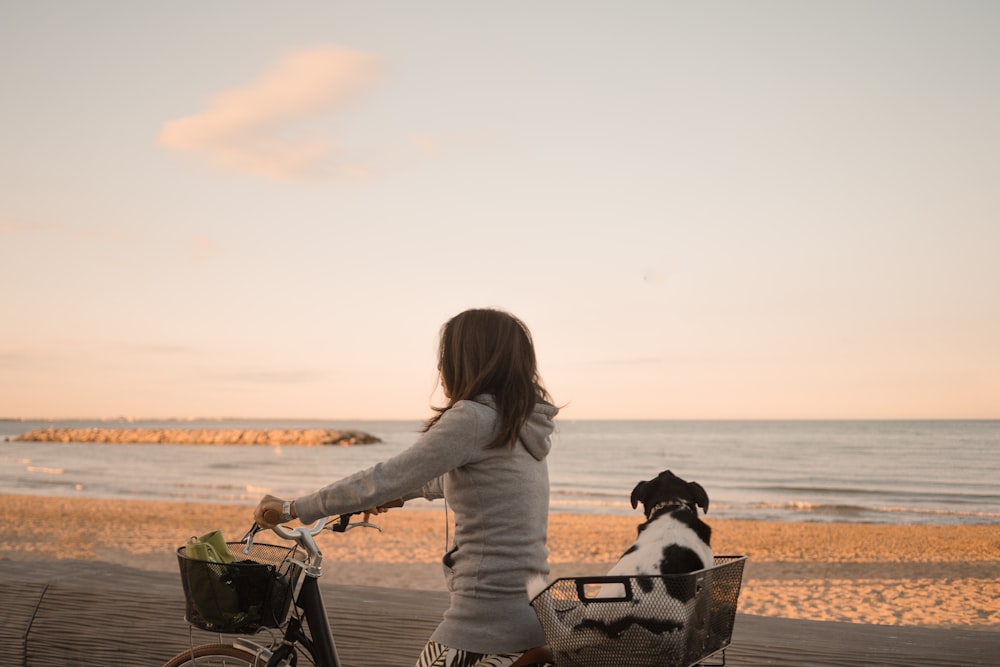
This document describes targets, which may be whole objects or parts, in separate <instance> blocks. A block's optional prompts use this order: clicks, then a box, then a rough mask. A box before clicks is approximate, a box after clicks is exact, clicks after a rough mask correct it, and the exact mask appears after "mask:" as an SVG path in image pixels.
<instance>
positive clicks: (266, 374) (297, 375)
mask: <svg viewBox="0 0 1000 667" xmlns="http://www.w3.org/2000/svg"><path fill="white" fill-rule="evenodd" d="M324 376H325V374H324V373H319V372H316V371H296V370H291V371H242V372H238V373H228V374H225V375H220V376H219V379H221V380H224V381H227V382H238V383H250V384H305V383H310V382H316V381H317V380H321V379H323V377H324Z"/></svg>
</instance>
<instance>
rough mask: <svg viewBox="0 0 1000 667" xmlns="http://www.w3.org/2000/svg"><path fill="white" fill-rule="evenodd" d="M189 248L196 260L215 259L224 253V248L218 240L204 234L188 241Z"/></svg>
mask: <svg viewBox="0 0 1000 667" xmlns="http://www.w3.org/2000/svg"><path fill="white" fill-rule="evenodd" d="M188 248H189V249H190V251H191V257H192V259H194V261H196V262H207V261H209V260H212V259H215V258H216V257H218V256H219V255H220V254H221V253H222V248H221V247H220V246H219V243H218V241H216V240H215V239H214V238H212V237H211V236H206V235H204V234H202V235H200V236H197V237H195V238H194V239H193V240H191V241H190V242H189V243H188Z"/></svg>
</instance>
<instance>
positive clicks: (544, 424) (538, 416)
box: [475, 394, 559, 461]
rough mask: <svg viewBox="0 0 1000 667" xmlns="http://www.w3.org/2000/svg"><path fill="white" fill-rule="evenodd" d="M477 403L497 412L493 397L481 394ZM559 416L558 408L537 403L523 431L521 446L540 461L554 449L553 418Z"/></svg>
mask: <svg viewBox="0 0 1000 667" xmlns="http://www.w3.org/2000/svg"><path fill="white" fill-rule="evenodd" d="M475 401H476V403H482V404H483V405H488V406H489V407H491V408H493V409H494V410H496V403H495V402H494V401H493V397H492V396H489V395H486V394H480V395H479V396H476V398H475ZM557 414H559V408H557V407H556V406H554V405H551V404H549V403H545V402H540V403H535V409H534V410H532V412H531V415H530V416H529V417H528V419H527V421H525V422H524V427H523V428H522V429H521V444H523V445H524V447H525V449H527V450H528V451H529V452H530V453H531V455H532V456H533V457H535V458H536V459H538V460H539V461H542V460H544V459H545V457H546V456H548V455H549V450H551V449H552V440H551V439H550V438H549V436H551V435H552V432H553V431H554V430H555V428H556V424H555V422H554V421H553V418H554V417H555V416H556V415H557Z"/></svg>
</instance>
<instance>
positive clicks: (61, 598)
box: [0, 561, 1000, 667]
mask: <svg viewBox="0 0 1000 667" xmlns="http://www.w3.org/2000/svg"><path fill="white" fill-rule="evenodd" d="M328 566H329V567H333V565H329V564H328ZM0 581H2V582H3V586H2V589H0V622H2V623H0V625H2V633H3V634H2V635H0V665H5V666H6V665H10V666H17V665H23V664H28V665H31V666H32V667H48V666H50V665H51V666H61V665H65V664H67V659H68V658H70V657H72V658H73V664H77V665H114V664H152V665H155V664H161V663H162V662H163V661H164V660H165V659H166V658H167V657H169V656H170V655H173V654H175V653H177V652H179V651H181V650H183V649H184V648H185V647H187V646H188V645H189V642H190V637H192V636H193V637H194V640H195V641H196V642H198V643H201V642H204V641H211V640H214V638H216V637H217V636H216V635H212V634H209V633H203V632H200V631H192V630H191V629H190V626H188V625H187V623H185V622H184V620H183V615H184V604H183V596H182V593H181V587H180V581H179V578H178V576H177V574H175V573H172V572H160V571H144V570H137V569H133V568H128V567H122V566H118V565H111V564H108V563H101V562H95V561H54V562H53V561H49V562H38V563H29V562H16V561H0ZM322 590H323V595H324V598H325V600H326V601H327V607H328V610H329V612H330V620H331V625H332V626H333V628H334V635H335V639H336V641H337V646H338V648H339V650H340V653H341V657H342V658H343V660H344V662H345V663H346V664H347V665H349V666H355V667H361V666H365V667H373V666H377V667H397V666H398V667H410V666H411V665H412V664H413V663H414V662H415V659H416V656H417V654H418V653H419V651H420V648H421V647H422V646H423V644H424V642H425V641H426V639H427V637H428V636H429V635H430V633H431V632H432V631H433V629H434V627H436V625H437V623H438V621H439V620H440V618H441V614H442V613H443V612H444V609H445V608H446V606H447V602H448V600H447V594H445V593H441V592H437V591H413V590H399V589H391V588H377V587H368V586H323V587H322ZM25 647H26V649H27V650H26V651H25ZM25 657H27V663H25ZM726 664H727V666H728V667H757V666H765V665H776V666H779V667H781V666H786V665H787V666H791V665H797V666H801V665H816V666H827V665H828V666H831V667H836V666H848V667H868V666H876V665H878V666H880V667H882V666H885V667H895V666H899V667H904V666H905V667H945V666H947V667H956V666H970V667H971V666H981V665H1000V632H998V631H988V630H962V629H942V628H917V627H893V626H875V625H859V624H851V623H831V622H813V621H801V620H789V619H779V618H769V617H760V616H747V615H739V616H738V617H737V620H736V626H735V630H734V636H733V644H732V646H730V648H729V649H728V650H727V652H726Z"/></svg>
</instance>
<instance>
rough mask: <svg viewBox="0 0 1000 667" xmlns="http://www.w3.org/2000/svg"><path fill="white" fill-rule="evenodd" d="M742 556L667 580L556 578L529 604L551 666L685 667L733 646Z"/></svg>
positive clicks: (721, 559) (719, 559)
mask: <svg viewBox="0 0 1000 667" xmlns="http://www.w3.org/2000/svg"><path fill="white" fill-rule="evenodd" d="M745 563H746V556H716V557H715V563H714V565H713V567H710V568H707V569H704V570H699V571H697V572H690V573H686V574H672V575H666V576H630V577H623V576H605V577H578V578H568V579H557V580H556V581H554V582H552V584H551V585H550V586H549V587H548V588H546V589H545V590H544V591H542V593H540V594H539V595H538V596H537V597H536V598H535V599H534V600H532V601H531V606H532V607H534V609H535V614H536V615H537V616H538V620H539V621H540V622H541V624H542V630H543V631H544V632H545V639H546V641H547V642H548V644H549V647H550V648H551V649H552V653H553V656H554V658H555V664H556V667H619V666H620V665H630V667H690V666H691V665H697V664H698V663H700V662H702V661H703V660H705V659H707V658H710V657H712V656H713V655H715V654H717V653H719V652H720V651H723V650H725V648H726V647H727V646H729V643H730V641H731V640H732V634H733V624H734V622H735V621H736V603H737V600H738V598H739V595H740V588H741V586H742V582H743V566H744V564H745Z"/></svg>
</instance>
